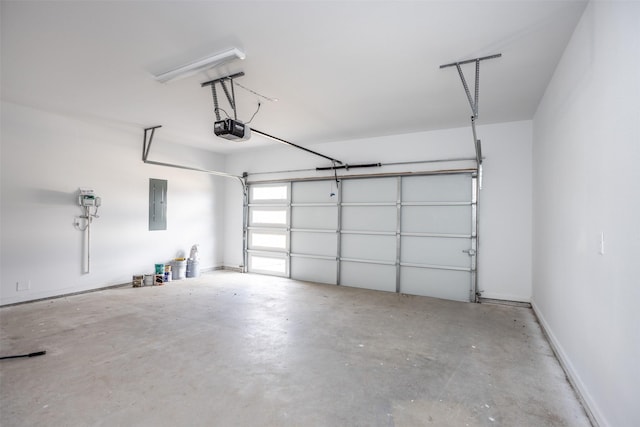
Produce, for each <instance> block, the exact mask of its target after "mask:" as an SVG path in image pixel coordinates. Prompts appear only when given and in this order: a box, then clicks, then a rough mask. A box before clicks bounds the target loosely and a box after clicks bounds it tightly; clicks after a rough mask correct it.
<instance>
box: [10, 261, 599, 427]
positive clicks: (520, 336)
mask: <svg viewBox="0 0 640 427" xmlns="http://www.w3.org/2000/svg"><path fill="white" fill-rule="evenodd" d="M0 320H1V327H0V349H1V351H0V352H1V353H2V354H1V355H11V354H21V353H29V352H33V351H37V350H46V351H47V354H46V355H44V356H40V357H34V358H29V359H14V360H4V361H0V381H1V382H0V398H1V400H0V417H1V418H0V424H1V425H2V426H4V427H8V426H118V425H122V426H125V425H126V426H199V425H201V426H424V425H434V426H589V425H590V424H589V421H588V419H587V417H586V415H585V413H584V411H583V409H582V407H581V406H580V404H579V402H578V401H577V399H576V396H575V394H574V392H573V391H572V389H571V387H570V386H569V384H568V383H567V380H566V378H565V375H564V373H563V371H562V369H561V368H560V366H559V364H558V362H557V360H556V358H555V357H554V355H553V353H552V351H551V349H550V347H549V344H548V343H547V341H546V340H545V339H544V337H543V334H542V332H541V330H540V327H539V325H538V324H537V322H536V320H535V318H534V315H533V313H532V312H531V310H530V309H528V308H522V307H510V306H503V305H492V304H491V305H490V304H465V303H459V302H452V301H443V300H437V299H431V298H426V297H414V296H406V295H397V294H393V293H384V292H377V291H367V290H362V289H354V288H346V287H335V286H329V285H317V284H310V283H304V282H297V281H292V280H288V279H281V278H274V277H267V276H255V275H248V274H245V275H243V274H239V273H232V272H214V273H207V274H204V275H203V276H201V277H200V278H197V279H186V280H181V281H174V282H171V283H169V284H167V285H165V286H159V287H144V288H131V287H123V288H115V289H110V290H105V291H99V292H93V293H87V294H81V295H75V296H69V297H63V298H58V299H52V300H46V301H39V302H34V303H28V304H23V305H17V306H10V307H4V308H2V309H0Z"/></svg>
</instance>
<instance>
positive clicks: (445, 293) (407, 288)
mask: <svg viewBox="0 0 640 427" xmlns="http://www.w3.org/2000/svg"><path fill="white" fill-rule="evenodd" d="M470 289H471V273H470V272H468V271H457V270H438V269H427V268H414V267H401V269H400V292H402V293H405V294H411V295H422V296H429V297H435V298H443V299H451V300H456V301H469V292H470Z"/></svg>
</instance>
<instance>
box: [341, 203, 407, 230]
mask: <svg viewBox="0 0 640 427" xmlns="http://www.w3.org/2000/svg"><path fill="white" fill-rule="evenodd" d="M397 222H398V220H397V209H396V207H395V206H344V207H343V208H342V229H343V230H348V231H389V232H391V231H393V232H395V231H396V228H397Z"/></svg>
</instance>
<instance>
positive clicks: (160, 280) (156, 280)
mask: <svg viewBox="0 0 640 427" xmlns="http://www.w3.org/2000/svg"><path fill="white" fill-rule="evenodd" d="M153 284H154V285H157V286H160V285H164V273H162V274H154V275H153Z"/></svg>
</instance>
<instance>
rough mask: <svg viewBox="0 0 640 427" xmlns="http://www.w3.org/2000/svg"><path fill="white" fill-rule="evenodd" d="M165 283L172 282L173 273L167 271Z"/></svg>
mask: <svg viewBox="0 0 640 427" xmlns="http://www.w3.org/2000/svg"><path fill="white" fill-rule="evenodd" d="M164 281H165V282H170V281H171V271H165V272H164Z"/></svg>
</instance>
